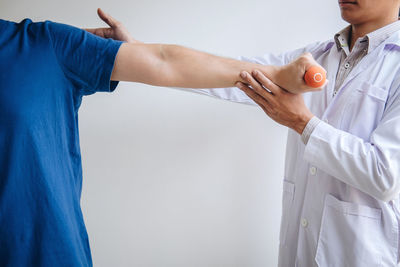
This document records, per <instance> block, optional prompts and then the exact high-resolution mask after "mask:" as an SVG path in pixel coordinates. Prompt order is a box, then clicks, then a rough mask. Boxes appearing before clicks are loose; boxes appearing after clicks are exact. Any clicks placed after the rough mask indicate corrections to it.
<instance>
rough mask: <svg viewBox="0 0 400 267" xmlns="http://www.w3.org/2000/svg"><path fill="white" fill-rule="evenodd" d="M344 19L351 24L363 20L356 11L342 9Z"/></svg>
mask: <svg viewBox="0 0 400 267" xmlns="http://www.w3.org/2000/svg"><path fill="white" fill-rule="evenodd" d="M341 15H342V19H343V20H344V21H346V22H348V23H350V24H359V23H361V21H362V19H361V18H362V16H361V17H360V16H359V15H357V14H356V13H355V12H354V11H348V10H341Z"/></svg>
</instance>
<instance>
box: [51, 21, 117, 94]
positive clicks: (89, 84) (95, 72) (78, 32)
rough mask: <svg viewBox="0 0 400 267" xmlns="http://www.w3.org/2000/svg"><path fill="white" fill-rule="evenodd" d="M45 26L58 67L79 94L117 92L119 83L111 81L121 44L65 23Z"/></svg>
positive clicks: (52, 23)
mask: <svg viewBox="0 0 400 267" xmlns="http://www.w3.org/2000/svg"><path fill="white" fill-rule="evenodd" d="M46 24H47V28H48V31H49V34H50V39H51V42H52V46H53V49H54V53H55V55H56V57H57V60H58V62H59V65H60V66H61V68H62V70H63V72H64V74H65V76H66V78H67V79H68V80H70V81H71V82H72V83H73V85H74V86H75V87H76V88H77V89H78V91H79V92H80V94H82V95H89V94H93V93H95V92H99V91H101V92H112V91H114V90H115V88H116V86H117V84H118V82H115V81H111V73H112V70H113V68H114V62H115V58H116V56H117V53H118V50H119V47H120V46H121V43H122V42H120V41H115V40H112V39H104V38H101V37H98V36H96V35H94V34H91V33H88V32H86V31H84V30H82V29H79V28H75V27H72V26H68V25H65V24H60V23H54V22H50V21H46Z"/></svg>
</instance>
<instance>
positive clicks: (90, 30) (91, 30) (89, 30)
mask: <svg viewBox="0 0 400 267" xmlns="http://www.w3.org/2000/svg"><path fill="white" fill-rule="evenodd" d="M83 30H84V31H87V32H90V33H93V34H95V32H96V29H83Z"/></svg>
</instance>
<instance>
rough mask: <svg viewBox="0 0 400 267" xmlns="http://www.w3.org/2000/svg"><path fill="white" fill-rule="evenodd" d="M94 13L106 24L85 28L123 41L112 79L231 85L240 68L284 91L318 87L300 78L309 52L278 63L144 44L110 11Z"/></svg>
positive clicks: (309, 63)
mask: <svg viewBox="0 0 400 267" xmlns="http://www.w3.org/2000/svg"><path fill="white" fill-rule="evenodd" d="M98 13H99V16H100V18H101V19H102V20H104V21H105V22H106V23H107V24H108V25H109V26H110V28H100V29H91V30H88V31H90V32H92V33H94V34H97V35H99V36H102V37H107V38H115V39H119V40H122V41H126V42H127V43H124V44H123V45H122V46H121V48H120V50H119V52H118V55H117V58H116V61H115V66H114V70H113V74H112V77H111V79H112V80H116V81H130V82H141V83H146V84H151V85H158V86H168V87H186V88H223V87H233V86H235V83H236V82H238V81H242V82H245V79H244V78H243V77H242V76H241V75H240V74H241V72H243V71H247V72H250V71H251V70H253V69H259V70H260V71H261V72H262V73H263V74H264V75H266V76H267V77H268V78H269V79H271V80H272V81H273V82H274V83H276V84H278V85H280V86H281V87H282V88H285V89H286V90H288V91H291V92H294V93H300V92H305V91H315V90H318V89H315V88H311V87H308V86H307V85H306V84H305V82H304V80H303V76H304V73H305V71H306V70H307V69H308V68H309V67H311V66H313V65H318V64H317V63H316V62H315V61H314V59H313V58H312V56H311V55H304V56H302V57H300V58H299V59H297V60H296V61H294V62H292V63H290V64H288V65H285V66H279V67H278V66H265V65H259V64H255V63H250V62H243V61H238V60H234V59H229V58H223V57H218V56H214V55H210V54H207V53H204V52H200V51H196V50H193V49H189V48H185V47H182V46H178V45H165V44H144V43H140V42H138V41H136V40H134V39H133V38H132V37H131V36H130V34H129V32H128V31H127V30H126V28H125V27H124V26H123V25H122V24H121V23H120V22H118V21H117V20H115V19H114V18H112V17H111V16H110V15H108V14H105V13H104V12H102V11H101V10H100V9H99V10H98ZM132 40H133V41H132Z"/></svg>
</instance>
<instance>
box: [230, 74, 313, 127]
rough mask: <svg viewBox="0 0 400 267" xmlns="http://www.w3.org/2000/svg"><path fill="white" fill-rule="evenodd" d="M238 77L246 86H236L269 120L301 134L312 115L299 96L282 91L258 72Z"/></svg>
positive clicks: (242, 84)
mask: <svg viewBox="0 0 400 267" xmlns="http://www.w3.org/2000/svg"><path fill="white" fill-rule="evenodd" d="M240 75H241V77H242V78H243V80H245V81H246V84H244V83H241V82H238V83H236V86H237V87H238V88H239V89H241V90H242V91H244V92H245V93H246V94H247V95H248V96H249V97H250V98H251V99H253V100H254V102H256V103H257V104H258V105H259V106H260V107H261V108H262V109H263V110H264V112H265V113H266V114H267V115H268V116H269V117H270V118H271V119H273V120H274V121H276V122H277V123H279V124H282V125H284V126H287V127H289V128H291V129H293V130H295V131H296V132H298V133H299V134H302V133H303V130H304V128H305V127H306V125H307V123H308V122H309V121H310V120H311V118H312V117H313V116H314V115H313V114H312V113H311V111H310V110H309V109H308V108H307V107H306V105H305V104H304V99H303V96H302V95H301V94H292V93H290V92H288V91H286V90H284V89H282V88H281V87H279V86H278V85H276V84H274V83H273V82H272V81H271V80H269V79H268V78H267V77H265V75H264V74H262V73H261V71H259V70H255V71H253V72H252V75H253V76H252V75H250V74H249V73H248V72H242V73H241V74H240ZM265 88H266V89H267V90H269V91H267V90H266V89H265Z"/></svg>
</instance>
